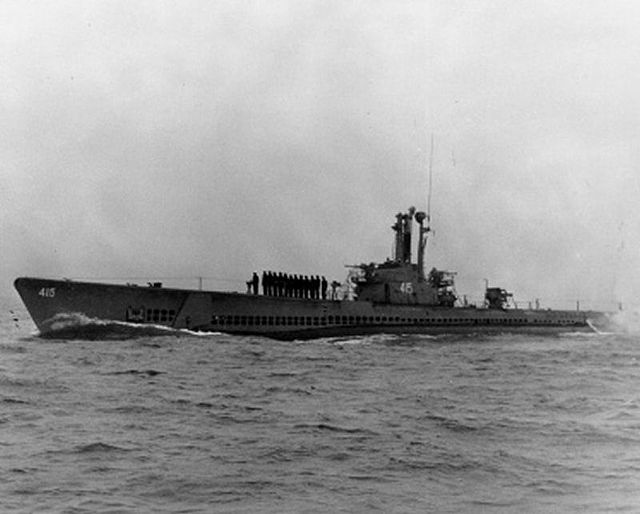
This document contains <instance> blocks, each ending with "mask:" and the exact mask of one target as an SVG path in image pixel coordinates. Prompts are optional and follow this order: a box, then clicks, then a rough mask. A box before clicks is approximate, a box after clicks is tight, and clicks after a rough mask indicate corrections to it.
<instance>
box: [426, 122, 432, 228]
mask: <svg viewBox="0 0 640 514" xmlns="http://www.w3.org/2000/svg"><path fill="white" fill-rule="evenodd" d="M432 183H433V132H432V133H431V151H430V153H429V189H428V190H427V226H429V225H430V224H431V185H432Z"/></svg>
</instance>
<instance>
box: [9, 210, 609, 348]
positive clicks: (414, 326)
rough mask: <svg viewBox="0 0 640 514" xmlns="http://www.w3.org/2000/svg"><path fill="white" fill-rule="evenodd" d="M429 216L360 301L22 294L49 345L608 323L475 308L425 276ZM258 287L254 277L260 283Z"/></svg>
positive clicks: (41, 289)
mask: <svg viewBox="0 0 640 514" xmlns="http://www.w3.org/2000/svg"><path fill="white" fill-rule="evenodd" d="M429 218H430V216H429V215H428V214H426V213H425V212H423V211H416V209H415V208H413V207H411V208H409V209H408V210H407V211H405V212H399V213H398V214H396V215H395V222H394V223H393V225H392V230H393V232H394V234H393V243H394V245H393V255H392V256H391V257H389V258H387V259H386V260H385V261H383V262H379V263H369V264H358V265H353V266H348V267H349V268H350V272H349V275H348V277H347V280H346V282H345V283H343V284H342V285H341V289H342V290H345V291H346V290H348V291H350V294H342V295H336V294H335V290H334V294H332V295H331V297H330V298H327V295H326V294H324V291H323V294H319V292H317V291H316V292H313V291H312V292H311V294H309V291H306V290H305V288H297V287H292V288H278V287H269V288H266V287H263V293H262V294H259V292H258V290H257V284H254V288H253V290H252V288H251V287H248V290H247V292H224V291H206V290H201V289H179V288H168V287H163V285H162V283H159V282H155V283H149V285H148V286H140V285H136V284H116V283H100V282H87V281H76V280H69V279H49V278H33V277H20V278H17V279H16V280H15V282H14V286H15V288H16V290H17V292H18V294H19V295H20V297H21V299H22V301H23V302H24V304H25V306H26V308H27V310H28V312H29V314H30V316H31V317H32V319H33V321H34V323H35V325H36V327H37V329H38V331H39V334H40V336H41V337H45V338H47V337H50V338H65V337H70V338H73V337H74V334H75V333H76V332H74V325H73V323H72V322H71V323H70V320H74V319H76V320H77V319H84V320H87V319H89V320H99V321H109V322H122V323H131V324H136V325H138V324H142V325H155V326H161V327H169V328H171V329H178V330H180V329H186V330H189V331H195V332H221V333H225V334H235V335H250V336H263V337H268V338H273V339H278V340H306V339H315V338H327V337H344V336H361V335H370V334H432V335H436V334H449V333H451V334H475V333H478V334H481V333H544V334H549V333H561V332H593V331H597V330H598V329H597V328H596V327H597V326H598V325H601V324H602V323H603V322H606V319H607V315H606V313H603V312H599V311H585V310H580V309H579V308H577V309H575V310H554V309H541V308H539V306H538V305H536V308H531V306H530V307H529V308H526V309H523V308H518V306H517V305H514V304H513V302H512V301H511V299H512V294H511V293H509V292H508V291H507V290H506V289H503V288H500V287H488V285H486V288H485V292H484V301H483V303H482V304H481V305H471V304H468V303H467V302H466V300H464V299H461V298H459V297H458V294H457V293H456V289H455V276H456V273H455V272H451V271H446V270H439V269H436V268H432V269H431V270H430V271H429V272H428V273H427V272H425V249H426V245H427V238H428V234H429V232H430V230H431V229H430V227H429V221H430V220H429ZM414 232H416V233H417V244H416V246H417V258H416V260H415V262H414V261H413V259H412V238H413V235H414ZM263 277H264V275H263ZM256 279H257V276H256V275H255V274H254V282H255V280H256ZM247 285H248V286H250V283H248V284H247ZM264 285H265V284H263V286H264ZM334 286H335V284H334ZM285 289H286V290H287V291H288V292H287V291H286V290H285ZM323 289H324V288H323ZM334 289H335V287H334Z"/></svg>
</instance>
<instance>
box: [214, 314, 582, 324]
mask: <svg viewBox="0 0 640 514" xmlns="http://www.w3.org/2000/svg"><path fill="white" fill-rule="evenodd" d="M380 323H382V324H386V323H391V324H398V323H399V324H404V325H406V324H409V325H527V324H529V325H531V324H537V325H578V324H580V321H579V320H575V319H557V320H544V319H537V318H534V319H527V318H485V319H472V318H401V317H399V316H396V317H393V316H391V317H387V316H376V317H374V316H327V317H317V316H246V315H245V316H242V315H227V316H216V315H214V316H212V318H211V324H212V325H244V326H247V325H251V326H253V325H267V326H269V325H289V326H304V325H306V326H318V325H373V324H380Z"/></svg>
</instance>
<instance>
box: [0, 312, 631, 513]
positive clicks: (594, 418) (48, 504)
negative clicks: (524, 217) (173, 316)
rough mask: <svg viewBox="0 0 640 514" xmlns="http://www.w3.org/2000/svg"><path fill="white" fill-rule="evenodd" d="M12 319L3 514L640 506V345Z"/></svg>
mask: <svg viewBox="0 0 640 514" xmlns="http://www.w3.org/2000/svg"><path fill="white" fill-rule="evenodd" d="M0 314H1V315H0V409H1V410H0V512H24V513H33V512H46V513H56V512H65V513H130V512H131V513H169V512H170V513H199V512H229V513H239V512H243V513H244V512H260V513H263V512H266V513H276V512H277V513H280V512H296V513H297V512H310V513H313V512H322V513H324V512H349V513H351V512H385V513H386V512H396V513H403V512H407V513H410V512H437V513H461V512H471V513H476V512H483V513H484V512H501V513H502V512H544V513H548V512H581V513H603V512H640V336H638V335H633V334H625V335H620V334H618V335H616V334H595V333H594V334H586V335H585V334H582V335H579V334H568V335H564V336H554V337H539V336H514V335H506V334H505V335H497V336H483V337H480V336H465V337H460V336H447V335H443V336H438V337H427V336H416V335H407V336H390V335H379V336H375V337H357V338H336V339H322V340H316V341H306V342H277V341H272V340H269V339H263V338H257V337H233V336H228V335H222V334H208V335H200V336H197V335H194V334H189V333H187V332H167V331H158V330H152V331H148V330H147V331H145V330H143V329H138V330H137V329H135V328H133V327H126V326H124V327H117V328H114V327H113V326H98V327H93V330H92V331H91V338H87V340H82V339H76V340H55V339H54V340H51V339H41V338H39V337H38V336H37V335H36V331H35V327H34V326H33V324H32V323H31V322H30V320H29V317H28V315H27V313H26V312H25V310H24V309H23V308H21V307H20V306H19V305H18V303H17V300H16V302H15V303H10V304H3V308H2V310H1V313H0Z"/></svg>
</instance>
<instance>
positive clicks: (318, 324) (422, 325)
mask: <svg viewBox="0 0 640 514" xmlns="http://www.w3.org/2000/svg"><path fill="white" fill-rule="evenodd" d="M15 287H16V289H17V291H18V293H19V294H20V296H21V298H22V300H23V302H24V304H25V305H26V307H27V309H28V311H29V313H30V315H31V317H32V318H33V321H34V322H35V324H36V326H37V327H38V330H39V331H40V333H41V335H42V336H45V337H46V336H50V337H62V335H63V334H64V333H65V330H66V331H67V332H68V324H64V323H62V322H61V319H64V316H67V315H80V316H84V317H86V318H90V319H94V320H108V321H115V322H127V323H135V324H147V325H154V326H156V325H162V326H166V327H171V328H174V329H188V330H193V331H206V332H225V333H229V334H244V335H259V336H266V337H271V338H275V339H283V340H293V339H313V338H321V337H341V336H355V335H366V334H380V333H387V334H406V333H415V334H442V333H496V332H513V333H547V334H548V333H560V332H576V331H593V328H592V322H593V320H594V319H596V318H599V317H601V316H602V315H601V314H599V313H591V312H585V311H559V310H521V309H508V310H493V309H475V308H462V307H454V308H439V307H430V306H420V305H389V304H374V303H371V302H365V301H330V300H310V299H299V298H282V297H269V296H262V295H249V294H241V293H223V292H215V291H196V290H183V289H169V288H156V287H140V286H132V285H116V284H100V283H92V282H76V281H69V280H49V279H39V278H18V279H16V281H15Z"/></svg>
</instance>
